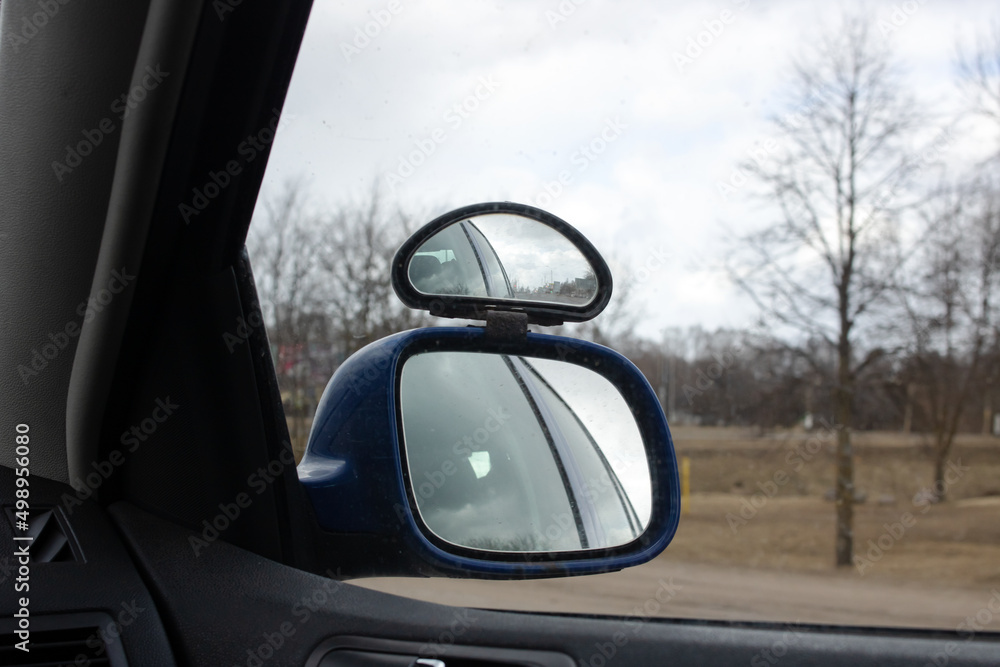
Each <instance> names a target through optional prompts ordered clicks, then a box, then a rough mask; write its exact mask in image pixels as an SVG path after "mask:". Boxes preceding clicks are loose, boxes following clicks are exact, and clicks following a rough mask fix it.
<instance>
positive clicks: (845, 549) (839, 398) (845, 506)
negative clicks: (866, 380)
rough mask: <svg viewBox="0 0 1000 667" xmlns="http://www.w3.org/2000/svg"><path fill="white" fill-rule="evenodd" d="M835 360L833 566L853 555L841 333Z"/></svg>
mask: <svg viewBox="0 0 1000 667" xmlns="http://www.w3.org/2000/svg"><path fill="white" fill-rule="evenodd" d="M839 348H840V349H839V354H838V357H839V358H838V360H837V362H838V363H837V365H838V368H837V388H836V391H835V393H834V410H835V414H836V424H835V425H834V426H835V427H836V428H837V457H836V460H837V486H836V502H837V543H836V556H837V567H846V566H850V565H852V564H853V557H854V531H853V529H852V526H853V522H854V452H853V449H852V446H851V421H852V420H851V416H852V415H851V398H852V396H851V394H852V389H853V386H852V385H853V382H852V378H851V373H850V368H849V365H850V363H851V345H850V342H849V341H848V340H847V339H846V336H842V337H841V340H840V345H839Z"/></svg>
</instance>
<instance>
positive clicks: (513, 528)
mask: <svg viewBox="0 0 1000 667" xmlns="http://www.w3.org/2000/svg"><path fill="white" fill-rule="evenodd" d="M392 285H393V288H394V289H395V291H396V294H397V295H398V296H399V298H400V299H402V301H403V302H404V303H405V304H406V305H408V306H410V307H412V308H420V309H425V310H429V311H430V312H431V313H432V314H434V315H440V316H444V317H464V318H470V319H483V320H486V326H485V328H480V327H466V328H431V329H418V330H415V331H407V332H403V333H399V334H395V335H393V336H389V337H388V338H384V339H382V340H380V341H377V342H375V343H372V344H371V345H368V346H367V347H365V348H363V349H362V350H359V351H358V352H356V353H355V354H354V355H353V356H352V357H350V358H349V359H348V360H347V361H345V362H344V363H343V364H342V365H341V366H340V368H339V369H338V370H337V372H336V373H335V374H334V376H333V378H332V379H331V380H330V383H329V385H327V388H326V391H324V393H323V397H322V399H321V400H320V403H319V406H318V407H317V410H316V417H315V419H314V420H313V426H312V431H311V432H310V434H309V443H308V445H307V447H306V454H305V456H304V457H303V459H302V461H301V462H300V463H299V466H298V474H299V479H300V480H301V482H302V485H303V486H304V487H305V489H306V492H307V494H308V495H309V498H310V500H311V503H312V506H313V508H314V509H315V510H316V514H317V519H318V523H319V527H320V532H319V534H318V535H317V536H316V537H317V543H318V544H317V546H318V548H319V551H318V553H317V556H318V564H319V565H322V564H323V555H324V553H329V554H331V558H333V557H335V558H336V565H337V567H338V568H340V571H341V572H342V573H343V574H344V575H345V576H348V577H364V576H392V575H423V576H430V575H446V576H453V577H454V576H458V577H485V578H515V577H521V578H529V577H559V576H570V575H576V574H588V573H597V572H610V571H614V570H620V569H622V568H624V567H630V566H632V565H638V564H640V563H644V562H646V561H648V560H650V559H651V558H653V557H655V556H656V555H657V554H659V553H660V552H661V551H663V549H664V548H666V546H667V544H668V543H669V542H670V540H671V539H672V538H673V535H674V533H675V531H676V530H677V524H678V521H679V518H680V491H679V486H678V474H677V459H676V456H675V454H674V446H673V442H672V441H671V438H670V431H669V429H668V427H667V420H666V418H665V417H664V415H663V410H662V408H661V407H660V403H659V400H658V399H657V397H656V394H655V393H654V392H653V390H652V388H651V387H650V386H649V383H648V382H647V381H646V378H645V377H643V375H642V373H641V372H639V370H638V369H637V368H636V367H635V366H634V365H633V364H632V363H631V362H630V361H628V360H627V359H626V358H625V357H623V356H621V355H620V354H618V353H616V352H613V351H612V350H609V349H607V348H605V347H601V346H599V345H595V344H593V343H587V342H584V341H579V340H573V339H571V338H562V337H558V336H547V335H542V334H536V333H529V332H528V329H527V327H528V324H529V323H533V324H539V325H552V324H561V323H562V322H565V321H577V322H579V321H586V320H588V319H591V318H593V317H595V316H596V315H598V314H599V313H600V312H601V311H602V310H603V309H604V307H605V306H606V305H607V304H608V301H609V300H610V298H611V272H610V271H609V270H608V267H607V264H606V263H605V262H604V260H603V259H602V258H601V256H600V254H598V252H597V251H596V250H595V249H594V247H593V246H592V245H591V244H590V242H589V241H587V239H585V238H584V237H583V236H582V235H581V234H580V233H579V232H578V231H576V230H575V229H573V228H572V227H571V226H570V225H569V224H567V223H566V222H564V221H562V220H560V219H559V218H556V217H555V216H553V215H552V214H550V213H546V212H545V211H542V210H540V209H536V208H533V207H530V206H523V205H521V204H511V203H492V204H478V205H475V206H467V207H465V208H461V209H458V210H456V211H452V212H451V213H448V214H446V215H443V216H441V217H439V218H437V219H436V220H434V221H433V222H431V223H430V224H428V225H426V226H425V227H423V228H422V229H421V230H419V231H418V232H417V233H416V234H414V235H413V236H412V237H411V238H410V239H409V240H407V241H406V243H404V244H403V246H402V247H401V248H400V249H399V251H398V252H397V253H396V256H395V258H394V260H393V267H392Z"/></svg>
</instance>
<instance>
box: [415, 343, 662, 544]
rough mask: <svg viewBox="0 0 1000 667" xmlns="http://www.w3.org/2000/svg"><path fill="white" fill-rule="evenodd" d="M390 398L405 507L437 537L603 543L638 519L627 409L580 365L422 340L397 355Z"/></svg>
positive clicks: (638, 460) (637, 460)
mask: <svg viewBox="0 0 1000 667" xmlns="http://www.w3.org/2000/svg"><path fill="white" fill-rule="evenodd" d="M400 405H401V409H402V421H403V439H404V449H405V452H406V465H407V467H408V472H409V478H410V484H411V486H412V491H413V495H414V498H415V499H416V504H417V511H418V512H419V514H420V517H421V518H422V519H423V521H424V523H425V524H426V526H427V527H428V528H429V529H430V530H431V531H432V532H433V533H434V534H435V535H437V536H438V537H439V538H441V539H442V540H445V541H447V542H450V543H452V544H456V545H459V546H463V547H468V548H473V549H481V550H486V551H509V552H544V551H577V550H582V549H583V550H585V549H605V548H608V547H615V546H620V545H623V544H626V543H628V542H631V541H632V540H634V539H636V538H637V537H638V536H639V535H641V534H642V532H643V531H644V530H645V528H646V526H647V525H648V523H649V517H650V511H651V504H652V486H651V482H650V473H649V463H648V460H647V457H646V449H645V447H644V446H643V442H642V437H641V435H640V433H639V429H638V426H637V425H636V422H635V418H634V417H633V415H632V412H631V410H630V409H629V407H628V405H627V404H626V402H625V399H624V398H622V395H621V394H620V393H619V392H618V390H617V389H616V388H615V386H614V385H613V384H611V382H609V381H608V380H607V379H606V378H604V377H603V376H601V375H599V374H598V373H596V372H594V371H592V370H590V369H588V368H584V367H581V366H577V365H574V364H570V363H567V362H563V361H553V360H547V359H533V358H526V357H519V356H510V355H502V354H486V353H475V352H434V351H431V352H425V353H421V354H416V355H414V356H412V357H410V358H409V359H407V360H406V362H405V363H404V365H403V369H402V376H401V381H400Z"/></svg>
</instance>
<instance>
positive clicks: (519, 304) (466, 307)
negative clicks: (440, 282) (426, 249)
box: [392, 202, 612, 326]
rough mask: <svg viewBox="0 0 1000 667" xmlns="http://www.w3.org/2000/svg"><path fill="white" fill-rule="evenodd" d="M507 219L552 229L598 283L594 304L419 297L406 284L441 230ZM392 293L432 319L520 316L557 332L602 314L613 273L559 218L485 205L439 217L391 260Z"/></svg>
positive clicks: (508, 206)
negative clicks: (473, 220) (417, 258)
mask: <svg viewBox="0 0 1000 667" xmlns="http://www.w3.org/2000/svg"><path fill="white" fill-rule="evenodd" d="M497 213H509V214H512V215H518V216H521V217H525V218H530V219H532V220H535V221H537V222H540V223H542V224H543V225H546V226H547V227H551V228H552V229H554V230H556V231H557V232H559V233H560V234H562V235H563V236H564V237H566V238H567V239H568V240H569V241H570V243H572V244H573V245H574V246H575V247H576V248H577V249H578V250H579V251H580V252H581V253H582V254H583V256H584V258H585V259H586V260H587V262H589V263H590V266H591V268H593V270H594V277H595V278H596V280H597V293H596V294H595V295H594V299H593V301H591V302H590V303H588V304H587V305H585V306H571V305H568V304H552V303H541V302H533V301H514V300H511V299H497V298H491V297H469V296H443V295H431V294H423V293H421V292H418V291H417V290H416V288H415V287H413V284H412V283H411V282H410V279H409V276H408V275H407V267H408V266H409V263H410V259H411V258H412V257H413V255H414V253H416V251H417V249H418V248H420V246H421V245H423V243H424V241H426V240H427V239H428V238H430V237H431V236H432V235H434V234H436V233H437V232H438V231H440V230H441V229H444V228H445V227H447V226H448V225H451V224H454V223H456V222H461V221H462V220H466V219H468V218H470V217H473V216H477V215H484V214H485V215H488V214H497ZM392 289H393V290H394V291H395V292H396V296H398V297H399V299H400V300H401V301H402V302H403V303H404V304H406V305H407V306H408V307H410V308H413V309H415V310H426V311H428V312H430V314H431V315H434V316H435V317H456V318H464V319H470V320H485V319H486V313H487V312H489V311H491V310H493V311H502V312H511V313H524V314H526V315H527V316H528V322H529V323H530V324H539V325H543V326H555V325H558V324H562V323H563V322H586V321H587V320H592V319H593V318H595V317H597V316H598V315H600V314H601V311H603V310H604V308H605V307H606V306H607V305H608V302H609V301H610V300H611V292H612V279H611V270H610V269H609V268H608V265H607V263H606V262H605V261H604V258H603V257H601V254H600V253H599V252H597V249H596V248H594V246H593V244H591V243H590V241H588V240H587V239H586V237H584V236H583V234H581V233H580V232H578V231H577V230H576V229H575V228H574V227H572V226H571V225H570V224H569V223H567V222H566V221H564V220H562V219H560V218H557V217H556V216H554V215H552V214H551V213H549V212H548V211H543V210H542V209H540V208H535V207H534V206H528V205H526V204H516V203H514V202H489V203H485V204H473V205H471V206H463V207H462V208H459V209H455V210H454V211H450V212H448V213H445V214H444V215H442V216H439V217H437V218H435V219H434V220H432V221H431V222H429V223H427V224H426V225H424V226H423V227H421V228H420V229H419V230H417V232H416V233H414V234H413V235H412V236H411V237H410V238H409V239H407V240H406V242H405V243H404V244H403V245H402V246H400V248H399V250H397V251H396V255H395V256H394V257H393V259H392Z"/></svg>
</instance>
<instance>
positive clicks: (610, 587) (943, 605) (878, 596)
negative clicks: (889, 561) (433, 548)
mask: <svg viewBox="0 0 1000 667" xmlns="http://www.w3.org/2000/svg"><path fill="white" fill-rule="evenodd" d="M931 576H933V574H932V573H928V577H929V578H930V577H931ZM670 578H672V582H671V581H670ZM661 580H666V581H668V582H669V583H672V584H673V586H674V587H675V589H677V594H676V596H675V597H674V598H673V599H672V600H671V601H670V602H669V603H668V604H666V605H664V606H663V608H662V609H661V611H660V612H659V614H658V615H660V616H666V617H677V618H703V619H728V620H743V621H779V622H802V623H830V624H836V625H862V626H871V625H880V626H895V627H925V628H927V627H933V628H945V629H951V630H954V629H955V628H956V627H957V626H958V624H959V623H961V622H962V621H963V620H964V619H965V618H966V617H968V616H970V615H972V616H974V615H975V614H976V612H977V611H979V610H980V609H983V608H984V607H985V605H986V604H987V603H988V602H989V600H990V597H991V593H990V589H988V588H987V589H982V590H981V591H977V590H972V589H955V588H945V587H935V586H933V585H930V584H926V585H925V584H920V585H917V584H914V583H911V582H908V583H906V584H897V583H893V582H891V581H886V580H879V581H871V580H861V579H858V578H857V577H854V576H850V575H845V574H829V575H827V574H803V573H784V572H778V571H760V570H749V569H739V568H728V567H719V566H714V565H701V564H694V563H677V562H671V561H668V560H666V559H664V558H659V559H656V560H655V561H653V562H652V563H648V564H646V565H643V566H640V567H637V568H632V569H631V570H625V571H623V572H615V573H612V574H603V575H597V576H591V577H571V578H568V579H550V580H543V581H500V582H498V581H473V580H456V579H366V580H358V581H355V582H352V583H356V584H360V585H363V586H366V587H368V588H373V589H376V590H380V591H385V592H387V593H395V594H398V595H405V596H408V597H413V598H419V599H422V600H429V601H432V602H438V603H442V604H451V605H458V606H468V607H484V608H494V609H519V610H525V611H549V612H572V613H589V614H612V615H622V616H627V615H629V614H633V613H636V607H640V608H641V607H642V606H643V605H644V604H645V602H646V601H647V600H650V599H653V598H654V596H655V595H656V592H657V590H658V589H659V588H660V586H661V583H660V582H661ZM988 629H989V630H997V629H998V628H996V627H990V628H988Z"/></svg>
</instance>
